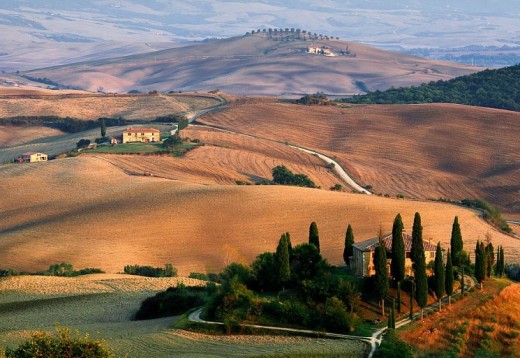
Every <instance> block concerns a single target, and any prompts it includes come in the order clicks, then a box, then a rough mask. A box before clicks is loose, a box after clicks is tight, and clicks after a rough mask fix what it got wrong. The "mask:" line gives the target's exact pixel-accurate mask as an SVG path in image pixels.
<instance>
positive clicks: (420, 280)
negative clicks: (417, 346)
mask: <svg viewBox="0 0 520 358" xmlns="http://www.w3.org/2000/svg"><path fill="white" fill-rule="evenodd" d="M410 256H411V259H412V267H413V270H414V275H415V283H416V287H417V288H416V291H417V292H416V297H417V304H418V305H419V307H420V308H421V320H422V319H423V313H424V312H423V309H424V307H426V303H427V300H428V277H427V276H426V258H425V255H424V243H423V239H422V225H421V216H420V214H419V213H415V217H414V220H413V230H412V248H411V253H410Z"/></svg>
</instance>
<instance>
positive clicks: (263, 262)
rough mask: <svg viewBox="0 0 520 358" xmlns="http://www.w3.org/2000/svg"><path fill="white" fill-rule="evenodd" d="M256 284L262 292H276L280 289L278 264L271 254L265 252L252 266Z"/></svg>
mask: <svg viewBox="0 0 520 358" xmlns="http://www.w3.org/2000/svg"><path fill="white" fill-rule="evenodd" d="M251 266H252V268H253V275H254V277H255V280H256V284H257V285H258V288H259V289H260V290H261V291H275V290H278V289H279V287H280V283H279V281H278V264H277V262H276V257H275V255H274V254H273V253H271V252H264V253H263V254H260V255H258V256H257V257H256V259H255V261H253V264H252V265H251Z"/></svg>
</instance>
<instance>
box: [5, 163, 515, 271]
mask: <svg viewBox="0 0 520 358" xmlns="http://www.w3.org/2000/svg"><path fill="white" fill-rule="evenodd" d="M0 191H1V192H3V193H9V195H7V196H4V197H3V199H2V201H1V202H0V214H1V216H2V220H1V222H0V235H1V239H0V262H2V266H3V267H8V268H13V269H17V270H27V271H35V270H43V269H47V268H48V266H49V265H50V264H53V263H59V262H62V261H65V262H70V263H72V264H73V265H74V267H76V268H83V267H98V268H101V269H103V270H105V271H107V272H120V271H122V269H123V267H124V266H125V265H128V264H142V265H155V266H163V265H164V264H165V263H169V262H171V263H173V264H174V266H176V267H177V268H178V269H179V273H180V274H188V273H189V272H194V271H196V272H201V271H202V272H204V271H208V272H215V271H219V270H220V269H221V268H222V267H223V266H225V265H226V264H229V263H230V262H233V261H238V262H244V263H250V262H251V261H252V260H253V259H254V258H255V256H256V255H258V254H260V253H262V252H264V251H268V250H271V251H273V250H274V249H275V247H276V244H277V242H278V239H279V237H280V235H281V234H282V233H283V232H285V231H289V232H290V233H291V238H292V242H293V245H296V244H298V243H302V242H306V241H307V235H308V228H309V224H310V223H311V222H312V221H316V222H317V224H318V227H319V229H320V241H321V247H322V253H323V254H324V256H325V257H326V258H327V259H328V260H329V261H330V262H331V263H333V264H342V252H343V244H344V236H345V229H346V227H347V225H348V224H349V223H350V224H352V226H353V228H354V232H355V235H356V240H358V241H360V240H364V239H367V238H371V237H374V236H375V235H376V233H377V231H378V230H379V227H380V225H381V226H382V227H383V230H384V231H387V232H389V231H390V230H391V224H392V221H393V218H394V217H395V215H396V214H397V213H398V212H399V213H401V215H402V216H403V219H404V223H405V228H406V229H407V230H410V231H411V225H412V221H413V215H414V213H415V212H416V211H419V212H420V213H421V215H422V218H423V226H424V238H425V239H426V240H428V239H431V240H432V241H433V242H437V241H441V243H443V244H444V245H445V246H446V245H447V243H448V242H449V238H450V233H451V225H452V222H453V218H454V217H455V215H458V216H459V221H460V222H461V227H462V233H463V237H464V240H465V245H466V246H465V247H466V248H467V249H468V251H470V252H471V251H472V248H473V247H474V243H475V242H476V240H477V239H483V238H484V236H485V235H486V233H488V232H489V233H490V234H491V235H492V238H493V243H494V244H495V245H503V246H504V248H505V253H506V259H507V260H508V261H509V262H518V258H519V257H520V241H519V240H515V239H512V238H511V237H509V236H505V235H503V234H501V233H499V232H497V231H495V230H493V229H492V228H491V227H490V226H489V225H487V224H486V223H485V222H484V221H483V220H481V219H480V218H479V217H478V216H477V214H476V213H475V212H473V211H470V210H467V209H464V208H461V207H457V206H453V205H446V204H441V203H431V202H420V201H411V200H398V199H387V198H380V197H376V196H367V195H361V194H347V193H336V192H331V191H328V190H323V189H306V188H295V187H283V186H230V185H226V186H221V185H201V184H195V183H186V182H182V181H175V180H169V179H164V178H155V177H144V176H132V175H127V174H125V172H124V171H122V170H121V169H120V168H118V167H117V166H115V165H113V164H111V163H110V162H108V161H106V160H105V159H103V158H95V157H78V158H67V159H61V160H55V161H51V162H48V163H44V164H40V165H5V166H2V167H0Z"/></svg>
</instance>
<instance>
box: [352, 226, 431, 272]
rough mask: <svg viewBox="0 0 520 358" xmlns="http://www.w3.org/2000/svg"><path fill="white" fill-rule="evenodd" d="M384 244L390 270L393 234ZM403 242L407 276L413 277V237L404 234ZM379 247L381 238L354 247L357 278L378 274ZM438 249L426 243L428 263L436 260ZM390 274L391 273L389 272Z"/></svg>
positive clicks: (384, 239) (388, 236) (353, 262)
mask: <svg viewBox="0 0 520 358" xmlns="http://www.w3.org/2000/svg"><path fill="white" fill-rule="evenodd" d="M382 241H383V243H384V245H385V248H386V255H387V258H388V260H387V266H388V270H390V262H391V261H392V234H389V235H385V236H384V237H383V240H382ZM403 241H404V248H405V255H406V259H405V274H406V275H410V276H413V273H412V260H411V259H410V251H411V249H412V236H411V235H409V234H407V233H405V232H403ZM378 246H379V237H374V238H372V239H368V240H365V241H362V242H357V243H355V244H354V245H353V247H354V254H353V256H352V260H351V262H352V265H353V268H354V270H355V273H356V276H373V275H375V274H376V269H375V266H374V254H375V249H376V248H377V247H378ZM436 249H437V247H436V246H435V245H433V244H431V243H429V242H427V241H424V255H425V257H426V263H428V262H430V261H432V260H435V250H436ZM389 273H390V271H389Z"/></svg>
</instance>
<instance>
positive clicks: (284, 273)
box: [276, 233, 291, 290]
mask: <svg viewBox="0 0 520 358" xmlns="http://www.w3.org/2000/svg"><path fill="white" fill-rule="evenodd" d="M276 261H277V263H278V280H279V281H280V283H281V285H282V288H283V289H284V290H285V284H286V283H287V282H289V280H290V278H291V266H290V262H289V240H288V238H287V233H285V234H282V236H281V237H280V241H279V242H278V247H277V248H276Z"/></svg>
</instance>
